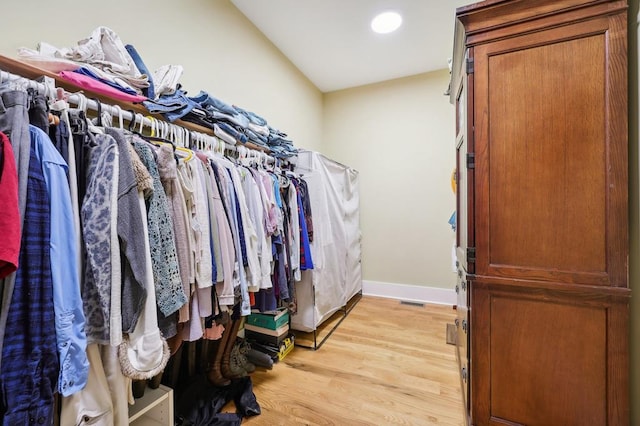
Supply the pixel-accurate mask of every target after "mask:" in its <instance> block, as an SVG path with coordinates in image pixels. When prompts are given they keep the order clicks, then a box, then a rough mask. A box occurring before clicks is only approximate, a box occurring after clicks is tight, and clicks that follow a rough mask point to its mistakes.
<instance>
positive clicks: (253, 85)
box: [0, 0, 322, 150]
mask: <svg viewBox="0 0 640 426" xmlns="http://www.w3.org/2000/svg"><path fill="white" fill-rule="evenodd" d="M114 4H115V3H113V4H112V3H105V2H104V1H96V0H86V1H81V2H77V1H70V0H62V1H57V2H41V1H34V0H23V1H10V2H6V4H3V6H2V13H3V16H7V17H11V19H5V20H3V23H2V37H0V54H3V55H5V56H11V57H15V56H16V49H17V48H18V47H21V46H24V47H29V48H35V46H36V45H37V43H38V42H39V41H46V42H49V43H51V44H53V45H55V46H58V47H68V46H73V45H75V44H76V43H77V41H79V40H81V39H83V38H85V37H87V36H89V35H90V34H91V32H92V30H93V29H94V28H96V27H98V26H100V25H103V26H107V27H109V28H111V29H113V30H114V31H116V33H118V35H119V36H120V37H121V39H122V40H123V42H124V43H125V44H126V43H130V44H133V45H134V46H135V47H136V49H137V50H138V52H139V53H140V55H141V56H142V58H143V59H144V61H145V63H146V64H147V66H148V67H149V68H150V69H151V70H155V69H156V68H158V67H159V66H161V65H165V64H180V65H182V66H184V69H185V72H184V74H183V77H182V79H181V82H182V83H183V86H184V88H185V89H186V90H187V91H188V93H189V94H191V95H195V94H196V93H197V92H198V91H199V90H200V89H203V90H205V91H207V92H209V93H210V94H212V95H214V96H216V97H218V98H220V99H222V100H224V101H226V102H228V103H234V104H237V105H239V106H242V107H244V108H246V109H249V110H252V111H255V112H256V113H258V114H260V115H262V116H263V117H264V118H265V119H266V120H267V121H268V122H269V124H271V125H272V126H274V127H276V128H278V129H280V130H282V131H284V132H286V133H288V134H289V136H291V137H292V138H293V141H294V144H295V145H296V146H299V147H305V148H308V149H313V150H320V147H321V142H322V94H321V93H320V91H319V90H318V89H316V88H315V86H313V85H312V84H311V83H310V82H309V81H308V80H307V78H306V77H304V76H303V75H302V74H301V73H300V71H298V70H297V68H295V67H294V66H293V65H292V64H291V63H290V62H289V60H288V59H287V58H285V56H284V55H282V53H281V52H280V51H279V50H277V49H276V48H275V47H274V46H273V45H272V44H271V42H269V41H268V40H267V39H266V38H265V37H264V36H263V35H262V34H261V33H260V32H259V31H258V30H257V29H256V28H255V27H254V26H253V24H251V23H250V22H249V21H248V20H247V19H246V18H245V17H244V15H242V13H240V12H239V11H238V10H237V9H236V8H235V6H233V5H232V4H231V3H230V2H229V0H189V1H182V2H176V1H172V0H138V1H131V2H119V3H118V4H120V5H121V6H120V7H117V8H116V7H115V6H113V5H114ZM142 17H144V18H142Z"/></svg>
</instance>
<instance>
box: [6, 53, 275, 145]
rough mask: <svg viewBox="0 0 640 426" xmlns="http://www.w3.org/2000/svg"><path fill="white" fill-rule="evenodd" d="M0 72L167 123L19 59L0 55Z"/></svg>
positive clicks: (201, 129)
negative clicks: (48, 82)
mask: <svg viewBox="0 0 640 426" xmlns="http://www.w3.org/2000/svg"><path fill="white" fill-rule="evenodd" d="M0 70H2V71H7V72H10V73H12V74H16V75H19V76H22V77H25V78H28V79H31V80H35V79H37V78H39V77H41V76H46V77H50V78H52V79H54V80H55V85H56V87H61V88H63V89H64V90H66V91H67V92H70V93H74V92H80V91H81V92H83V93H84V95H85V96H86V97H87V98H96V99H98V100H99V101H100V102H104V103H107V104H110V105H118V106H119V107H120V108H122V110H123V111H126V110H133V111H134V112H135V113H137V114H142V115H149V116H152V117H154V118H156V119H158V120H162V121H166V120H165V119H164V118H163V117H162V116H161V115H160V114H152V113H150V112H149V111H147V109H146V108H145V107H144V106H142V105H140V104H134V103H131V102H124V101H120V100H117V99H113V98H111V97H109V96H105V95H103V94H101V93H97V92H93V91H91V90H88V89H86V88H84V87H82V86H78V85H77V84H74V83H71V82H69V81H66V80H64V79H62V78H60V77H59V76H58V75H57V74H55V73H52V72H50V71H47V70H44V69H42V68H38V67H34V66H33V65H30V64H27V63H25V62H21V61H18V60H17V59H13V58H9V57H8V56H3V55H0ZM172 123H173V124H176V125H178V126H181V127H184V128H185V129H188V130H192V131H194V132H199V133H204V134H207V135H209V136H213V130H211V129H210V128H208V127H204V126H201V125H199V124H195V123H191V122H188V121H184V120H176V121H174V122H172ZM237 146H244V147H246V148H249V149H253V150H255V151H262V152H265V153H267V154H268V153H269V152H270V150H269V149H268V148H264V147H261V146H258V145H255V144H253V143H251V142H247V143H245V144H241V143H238V144H237Z"/></svg>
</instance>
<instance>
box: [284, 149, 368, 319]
mask: <svg viewBox="0 0 640 426" xmlns="http://www.w3.org/2000/svg"><path fill="white" fill-rule="evenodd" d="M296 172H298V173H299V174H301V175H302V177H303V179H304V180H305V181H306V182H307V185H308V187H309V198H310V200H311V212H312V214H313V231H314V234H313V238H314V240H313V242H312V243H311V255H312V258H313V264H314V269H313V270H311V271H304V272H303V273H302V280H301V281H300V282H298V283H296V299H297V303H298V313H297V314H296V315H293V316H292V318H291V326H292V328H293V329H294V330H300V331H306V332H309V331H313V330H315V329H316V328H317V327H318V326H319V325H320V324H322V322H323V321H325V320H326V319H328V318H329V317H330V316H331V315H332V314H333V313H335V312H336V311H337V310H339V309H340V308H342V307H343V306H345V305H346V303H347V301H348V300H349V299H350V298H351V297H353V296H354V295H355V294H356V293H358V292H360V291H361V290H362V274H361V266H360V256H361V251H360V219H359V192H358V172H357V171H356V170H353V169H351V168H349V167H347V166H344V165H342V164H340V163H338V162H335V161H333V160H330V159H328V158H327V157H325V156H324V155H322V154H320V153H317V152H313V151H300V152H299V153H298V161H297V164H296Z"/></svg>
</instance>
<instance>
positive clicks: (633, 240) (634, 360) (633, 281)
mask: <svg viewBox="0 0 640 426" xmlns="http://www.w3.org/2000/svg"><path fill="white" fill-rule="evenodd" d="M638 3H639V1H638V0H631V1H629V222H630V235H629V236H630V253H629V254H630V256H629V272H630V274H629V275H630V286H631V291H632V293H631V336H630V343H631V356H630V362H629V365H630V368H631V371H630V380H631V423H630V424H632V425H640V365H639V363H638V361H639V360H640V262H639V259H640V208H639V204H640V197H639V191H640V150H639V148H638V141H639V135H640V122H639V120H638V114H639V112H640V109H639V108H638V104H639V101H638V100H639V99H640V87H639V85H638V79H639V77H640V73H639V71H638V52H639V46H640V34H639V32H638V22H640V19H639V18H640V15H639V6H638Z"/></svg>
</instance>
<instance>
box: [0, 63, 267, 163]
mask: <svg viewBox="0 0 640 426" xmlns="http://www.w3.org/2000/svg"><path fill="white" fill-rule="evenodd" d="M44 78H45V81H46V80H50V82H51V84H46V83H41V82H38V81H35V80H32V79H29V78H25V77H22V76H20V75H17V74H13V73H10V72H7V71H2V70H0V85H2V84H5V83H11V84H15V85H16V86H17V88H24V89H33V90H35V91H36V92H38V93H39V94H42V95H44V96H47V97H48V98H50V99H57V98H58V91H62V92H63V93H64V95H65V99H66V100H67V102H69V103H71V104H74V105H77V106H80V107H81V108H82V109H85V110H86V109H91V110H92V111H101V112H106V113H108V114H109V115H111V116H112V117H114V118H117V119H119V120H121V121H122V122H123V121H124V120H127V121H129V122H130V123H133V126H132V127H135V126H137V125H139V126H140V128H141V129H142V128H143V127H144V126H146V127H147V128H150V129H152V130H153V131H155V132H156V133H157V134H158V135H160V136H161V137H165V138H169V137H171V136H174V137H175V138H176V139H177V140H180V139H181V138H180V137H181V136H183V135H184V136H186V137H188V138H189V139H190V140H192V141H195V142H196V143H198V142H200V141H201V142H204V144H205V145H208V146H209V147H214V146H215V147H217V146H219V145H220V144H222V146H224V149H225V150H227V151H236V152H238V154H241V155H243V156H244V157H251V155H250V154H249V153H250V152H255V153H257V154H258V157H259V158H264V159H265V160H268V161H270V162H272V163H277V162H276V159H275V158H274V157H272V156H270V155H268V154H266V153H265V152H262V151H258V150H254V149H251V148H247V147H245V146H237V145H232V144H229V143H227V142H225V141H223V140H221V139H220V138H218V137H216V136H211V135H207V134H205V133H201V132H196V131H194V130H190V129H186V128H184V127H182V126H179V125H176V124H173V123H168V122H166V121H164V120H160V119H157V118H155V117H150V116H144V115H143V114H141V113H136V112H134V111H129V110H125V109H122V108H121V107H120V106H119V105H111V104H107V103H102V102H99V101H97V100H96V99H92V98H88V97H86V96H85V95H84V94H83V93H69V92H67V91H66V90H64V89H62V88H58V87H55V84H53V83H54V82H55V80H53V79H52V78H51V77H46V76H45V77H44ZM122 124H123V123H122ZM239 148H240V149H239Z"/></svg>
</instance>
